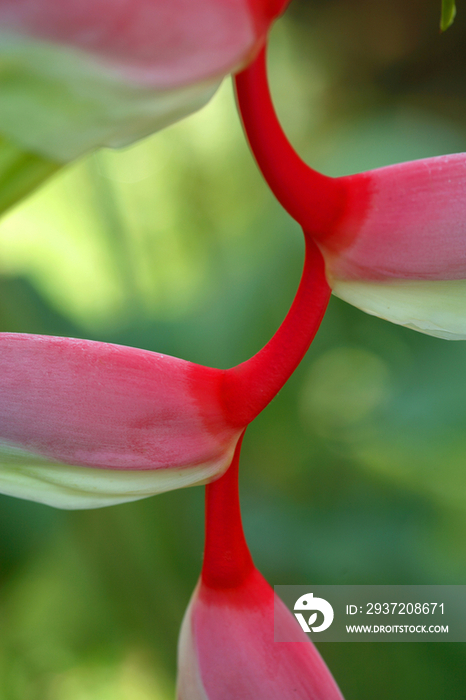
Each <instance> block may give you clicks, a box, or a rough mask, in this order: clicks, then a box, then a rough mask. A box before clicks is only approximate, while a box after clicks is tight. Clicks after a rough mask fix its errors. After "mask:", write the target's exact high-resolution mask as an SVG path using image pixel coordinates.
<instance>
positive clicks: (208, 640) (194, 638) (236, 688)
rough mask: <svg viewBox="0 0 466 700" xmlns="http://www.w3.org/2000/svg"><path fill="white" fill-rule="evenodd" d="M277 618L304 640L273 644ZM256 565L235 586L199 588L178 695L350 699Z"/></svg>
mask: <svg viewBox="0 0 466 700" xmlns="http://www.w3.org/2000/svg"><path fill="white" fill-rule="evenodd" d="M274 606H275V615H276V616H278V620H277V618H276V623H277V624H278V626H279V627H280V628H281V632H282V633H283V634H285V636H286V632H287V629H288V628H290V634H291V628H292V635H293V638H295V639H296V635H297V634H298V635H299V638H300V639H301V641H299V642H286V643H280V642H275V641H274ZM297 629H298V625H297V623H296V620H295V619H294V617H293V616H292V615H291V613H290V612H289V611H288V609H287V608H286V607H285V605H284V604H283V603H281V601H279V600H278V599H277V598H276V596H275V594H274V592H273V590H272V589H271V588H270V586H269V585H268V583H267V582H266V581H265V579H264V578H263V577H262V576H261V574H259V572H258V571H257V570H254V571H253V573H252V574H251V576H250V577H249V578H248V579H247V580H246V581H245V583H244V584H242V585H241V586H238V587H237V588H234V589H212V588H208V587H207V586H205V585H203V584H202V583H201V584H200V585H199V586H198V588H197V589H196V591H195V592H194V595H193V598H192V600H191V603H190V606H189V608H188V611H187V613H186V615H185V619H184V621H183V625H182V630H181V635H180V643H179V681H178V696H177V697H178V700H206V699H208V700H237V698H241V699H242V700H262V699H263V700H288V699H289V700H291V699H293V700H298V699H299V700H343V699H342V695H341V693H340V691H339V689H338V687H337V685H336V683H335V681H334V679H333V677H332V675H331V673H330V671H329V670H328V668H327V667H326V665H325V663H324V661H323V660H322V658H321V656H320V655H319V653H318V651H317V650H316V648H315V647H314V645H313V644H312V642H311V641H310V640H309V639H308V638H307V637H306V635H305V634H304V632H302V631H300V632H297V631H296V630H297Z"/></svg>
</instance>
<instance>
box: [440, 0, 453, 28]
mask: <svg viewBox="0 0 466 700" xmlns="http://www.w3.org/2000/svg"><path fill="white" fill-rule="evenodd" d="M455 17H456V3H455V0H442V12H441V16H440V31H442V32H444V31H446V30H447V29H448V27H451V25H452V24H453V20H454V19H455Z"/></svg>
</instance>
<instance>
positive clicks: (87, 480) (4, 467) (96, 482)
mask: <svg viewBox="0 0 466 700" xmlns="http://www.w3.org/2000/svg"><path fill="white" fill-rule="evenodd" d="M233 450H234V445H233V446H232V447H231V449H229V450H227V449H226V450H225V451H224V453H223V454H221V455H220V456H219V457H218V458H217V459H216V460H215V459H212V460H211V461H210V462H207V463H205V464H197V465H195V466H187V467H181V468H177V467H171V468H167V469H154V470H149V469H146V470H138V469H131V470H129V471H124V470H121V469H99V468H94V469H92V468H89V467H82V466H76V465H72V464H65V463H60V462H54V461H51V460H47V459H46V458H44V457H41V456H39V455H37V454H33V453H30V452H27V451H25V450H21V449H18V448H14V447H11V446H10V445H8V444H6V443H2V442H1V441H0V493H2V494H5V495H7V496H15V497H17V498H24V499H26V500H28V501H36V502H38V503H45V504H46V505H49V506H54V507H55V508H64V509H69V510H74V509H80V508H102V507H103V506H111V505H116V504H118V503H127V502H129V501H137V500H139V499H141V498H147V497H148V496H154V495H156V494H158V493H163V492H165V491H172V490H174V489H180V488H184V487H186V486H197V485H199V484H203V483H206V482H207V481H211V480H212V479H214V478H217V477H218V476H219V475H221V474H222V473H223V472H224V471H225V470H226V469H227V468H228V466H229V464H230V462H231V459H232V454H233Z"/></svg>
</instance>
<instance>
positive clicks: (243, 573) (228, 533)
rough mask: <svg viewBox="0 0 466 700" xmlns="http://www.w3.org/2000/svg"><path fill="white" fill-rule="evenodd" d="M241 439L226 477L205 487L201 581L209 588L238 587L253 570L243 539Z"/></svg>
mask: <svg viewBox="0 0 466 700" xmlns="http://www.w3.org/2000/svg"><path fill="white" fill-rule="evenodd" d="M243 436H244V433H243V435H241V437H240V439H239V440H238V444H237V446H236V450H235V454H234V456H233V460H232V463H231V465H230V467H229V468H228V469H227V471H226V472H225V474H224V475H223V476H221V477H220V479H217V481H213V482H212V483H210V484H207V485H206V504H205V549H204V562H203V565H202V581H203V583H204V584H205V585H206V586H209V587H210V588H234V587H235V586H239V585H240V584H241V583H242V582H243V581H244V580H245V579H246V578H247V577H248V576H249V575H250V574H251V572H252V571H253V570H254V564H253V561H252V557H251V554H250V552H249V548H248V545H247V543H246V539H245V537H244V532H243V525H242V522H241V510H240V504H239V492H238V466H239V455H240V451H241V443H242V442H243Z"/></svg>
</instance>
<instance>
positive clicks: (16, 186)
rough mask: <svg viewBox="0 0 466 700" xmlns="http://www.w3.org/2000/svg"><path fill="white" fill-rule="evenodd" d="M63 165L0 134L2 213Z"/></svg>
mask: <svg viewBox="0 0 466 700" xmlns="http://www.w3.org/2000/svg"><path fill="white" fill-rule="evenodd" d="M60 167H61V164H60V163H56V162H54V161H52V160H48V159H47V158H43V157H42V156H39V155H35V154H34V153H28V152H27V151H23V150H22V149H20V148H19V147H18V146H16V145H15V144H13V143H12V142H11V141H7V140H6V139H4V138H3V137H2V136H0V215H1V214H3V212H4V211H6V210H7V209H8V208H9V207H11V206H13V204H16V203H17V202H19V201H20V200H21V199H22V198H23V197H26V196H27V195H28V194H29V193H30V192H32V191H33V190H34V189H35V188H36V187H37V186H38V185H40V184H41V183H42V182H43V181H44V180H46V179H47V178H48V177H49V176H50V175H52V174H53V173H54V172H55V171H56V170H58V169H59V168H60Z"/></svg>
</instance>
